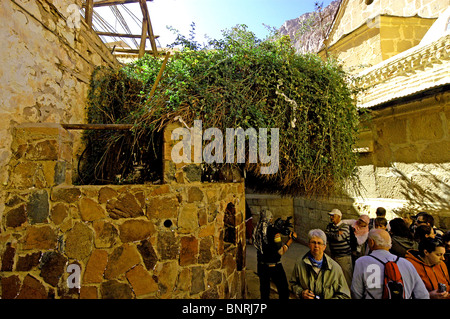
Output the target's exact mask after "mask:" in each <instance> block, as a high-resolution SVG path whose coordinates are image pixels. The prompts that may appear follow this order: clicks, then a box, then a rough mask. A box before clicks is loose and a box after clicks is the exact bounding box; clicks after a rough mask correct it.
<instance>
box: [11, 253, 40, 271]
mask: <svg viewBox="0 0 450 319" xmlns="http://www.w3.org/2000/svg"><path fill="white" fill-rule="evenodd" d="M40 258H41V253H40V252H37V253H31V254H27V255H25V256H19V259H18V261H17V265H16V271H30V270H32V269H33V268H35V267H37V266H38V265H39V259H40Z"/></svg>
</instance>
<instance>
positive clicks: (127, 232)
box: [119, 219, 155, 243]
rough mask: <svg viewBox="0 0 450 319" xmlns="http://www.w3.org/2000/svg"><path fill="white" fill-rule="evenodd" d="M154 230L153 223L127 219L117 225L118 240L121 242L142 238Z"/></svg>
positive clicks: (148, 235)
mask: <svg viewBox="0 0 450 319" xmlns="http://www.w3.org/2000/svg"><path fill="white" fill-rule="evenodd" d="M154 232H155V227H154V226H153V223H151V222H149V221H145V220H141V219H132V220H127V221H125V222H124V223H123V224H121V225H120V226H119V233H120V240H121V241H122V242H123V243H127V242H132V241H140V240H144V239H146V238H148V237H150V236H151V235H152V234H153V233H154Z"/></svg>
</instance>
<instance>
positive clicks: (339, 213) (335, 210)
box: [328, 208, 342, 217]
mask: <svg viewBox="0 0 450 319" xmlns="http://www.w3.org/2000/svg"><path fill="white" fill-rule="evenodd" d="M328 215H339V216H341V217H342V213H341V211H340V210H339V209H337V208H334V209H333V210H332V211H331V212H329V213H328Z"/></svg>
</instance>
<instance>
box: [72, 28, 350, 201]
mask: <svg viewBox="0 0 450 319" xmlns="http://www.w3.org/2000/svg"><path fill="white" fill-rule="evenodd" d="M174 45H180V46H181V49H180V50H179V51H176V53H175V54H174V55H173V56H172V57H171V58H170V60H169V61H168V63H167V65H166V68H165V70H164V74H163V77H162V79H161V81H160V82H159V84H158V86H157V89H156V91H155V93H154V94H153V95H152V96H149V92H150V90H151V88H152V86H153V84H154V82H155V79H156V76H157V74H158V72H159V70H160V67H161V65H162V63H163V61H162V59H155V58H153V57H151V56H149V55H145V56H144V57H143V58H141V59H139V60H137V61H136V62H134V63H131V64H129V65H126V66H124V67H123V68H121V69H119V70H110V69H106V68H97V69H96V70H95V71H94V73H93V76H92V80H91V88H90V92H89V96H88V105H87V114H88V122H89V123H130V124H134V129H133V130H131V132H126V131H86V134H85V135H84V137H85V141H86V143H87V145H88V147H87V149H86V152H85V154H84V155H83V158H82V160H81V161H80V162H81V168H80V172H79V173H80V174H79V175H80V176H81V179H82V181H81V182H83V183H113V182H119V183H125V182H127V181H129V182H136V181H138V182H142V181H149V180H153V181H154V180H156V179H160V178H161V176H160V174H158V173H157V170H155V169H154V168H155V167H156V168H160V166H161V158H160V157H161V154H160V153H161V131H162V130H161V129H162V128H163V127H164V126H165V125H166V124H167V123H169V122H171V121H173V120H174V118H176V117H177V116H179V117H180V118H182V119H183V121H184V122H185V123H187V124H188V125H190V126H192V125H193V121H194V120H201V121H202V123H203V129H206V128H209V127H214V128H219V129H221V130H222V132H225V129H226V128H238V127H241V128H243V129H244V130H245V129H247V128H250V127H252V128H255V129H256V130H258V128H279V133H280V138H279V154H280V157H279V163H280V164H279V169H278V172H277V173H275V174H270V175H269V174H268V175H262V174H259V172H260V165H266V164H260V163H256V164H255V163H248V162H247V163H245V164H241V165H239V168H240V169H245V170H246V173H247V175H246V176H247V179H246V185H247V186H249V187H252V188H255V189H257V190H262V191H270V192H277V193H281V194H295V195H318V194H321V195H327V194H328V195H329V194H332V193H335V192H337V191H339V190H340V189H342V187H343V185H344V184H345V183H346V181H347V180H348V179H349V178H350V177H352V176H353V172H354V169H355V166H356V162H357V154H356V153H354V152H353V151H352V149H353V147H354V144H355V141H356V138H357V128H358V110H357V108H356V104H355V101H354V100H353V98H352V96H353V92H352V90H351V88H350V87H349V85H348V83H349V81H348V80H349V78H348V75H347V74H346V73H345V72H344V71H343V70H342V68H341V67H340V66H339V65H338V63H336V61H333V60H331V59H329V60H327V61H322V60H321V59H320V58H319V57H318V56H317V55H315V54H305V55H300V54H296V53H295V50H294V48H293V47H292V45H291V43H290V41H289V38H287V37H271V38H269V39H267V40H265V41H262V40H259V39H257V38H256V36H255V35H254V34H253V33H252V32H250V31H249V30H247V27H246V26H244V25H238V26H236V27H234V28H232V29H229V30H226V31H224V32H223V38H222V39H220V40H211V41H209V43H208V44H207V45H206V46H201V45H199V44H198V43H197V42H195V41H194V40H193V38H192V37H191V38H189V39H188V38H186V37H184V36H182V35H180V34H179V35H178V38H177V41H176V42H175V43H174ZM269 145H270V143H269ZM136 166H139V167H140V168H142V170H141V174H139V178H140V180H136V178H135V173H136ZM236 166H238V165H237V164H236ZM218 167H219V168H220V165H218ZM152 168H153V169H152ZM142 172H144V173H142ZM145 172H147V173H145ZM149 172H150V173H149ZM152 174H153V175H152ZM118 176H119V178H118Z"/></svg>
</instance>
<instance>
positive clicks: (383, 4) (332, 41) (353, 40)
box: [319, 0, 448, 73]
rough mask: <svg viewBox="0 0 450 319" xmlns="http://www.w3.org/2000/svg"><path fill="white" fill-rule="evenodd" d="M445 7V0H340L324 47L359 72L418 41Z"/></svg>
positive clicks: (322, 54)
mask: <svg viewBox="0 0 450 319" xmlns="http://www.w3.org/2000/svg"><path fill="white" fill-rule="evenodd" d="M447 7H448V1H447V0H434V1H412V0H400V1H393V0H377V1H374V2H373V3H372V4H370V5H367V4H366V3H365V1H360V0H343V1H342V3H341V8H340V10H339V11H338V14H337V16H336V19H335V21H334V25H333V27H332V29H331V31H330V35H329V38H328V39H326V40H325V43H326V44H327V47H328V50H327V51H328V53H330V54H331V55H333V56H335V57H337V58H338V59H339V60H341V61H345V62H344V68H345V70H347V71H349V72H352V73H356V72H360V71H361V70H363V69H365V68H367V67H371V66H373V65H376V64H378V63H380V62H382V61H384V60H387V59H389V58H390V57H393V56H395V55H397V54H399V53H401V52H404V51H406V50H408V49H410V48H412V47H414V46H416V45H417V44H419V43H420V40H421V39H422V38H423V36H424V35H425V33H426V32H427V31H428V29H429V28H430V26H431V25H432V24H433V22H434V21H435V20H436V19H437V17H438V16H439V14H440V13H442V12H444V10H445V9H447ZM325 54H326V52H325V50H322V51H321V52H320V53H319V55H320V56H321V57H323V58H324V57H325Z"/></svg>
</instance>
